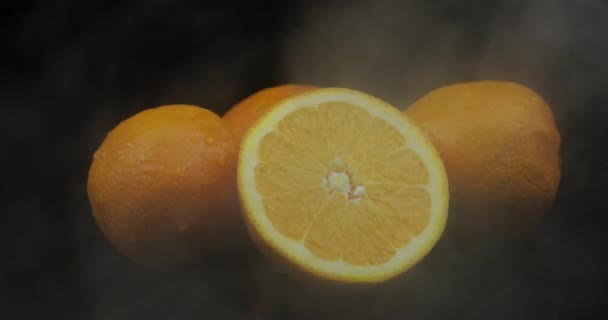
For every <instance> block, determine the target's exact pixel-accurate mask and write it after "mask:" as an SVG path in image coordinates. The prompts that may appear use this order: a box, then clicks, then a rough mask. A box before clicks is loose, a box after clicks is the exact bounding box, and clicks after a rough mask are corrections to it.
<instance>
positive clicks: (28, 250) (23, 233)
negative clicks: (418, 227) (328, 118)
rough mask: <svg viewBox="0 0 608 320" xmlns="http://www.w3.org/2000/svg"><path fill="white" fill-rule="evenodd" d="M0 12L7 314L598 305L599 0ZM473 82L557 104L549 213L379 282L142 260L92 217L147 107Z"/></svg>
mask: <svg viewBox="0 0 608 320" xmlns="http://www.w3.org/2000/svg"><path fill="white" fill-rule="evenodd" d="M456 3H457V4H456ZM0 10H1V11H0V13H1V16H0V35H1V41H2V42H1V43H2V45H1V46H0V52H1V54H0V57H1V60H0V84H1V85H0V106H1V107H2V113H1V114H2V118H1V119H2V122H1V125H0V132H1V133H2V139H3V142H2V148H1V150H2V152H1V154H2V156H1V157H0V159H1V160H0V161H1V163H2V164H3V167H4V170H3V172H5V174H4V175H3V176H2V182H1V183H0V185H1V186H2V193H1V194H2V197H3V198H4V200H3V201H2V204H1V208H2V217H1V219H2V220H1V221H0V246H1V248H2V256H1V257H0V292H1V295H0V318H2V319H26V318H44V317H52V318H58V319H72V318H73V319H289V318H300V319H313V318H322V317H324V318H329V319H335V318H338V317H348V318H372V317H375V318H378V319H445V318H455V319H474V318H478V319H539V318H540V319H543V318H551V319H555V318H563V319H574V318H600V316H601V313H602V311H604V308H605V306H604V305H605V304H606V300H605V299H606V296H607V294H608V292H607V291H606V290H607V289H606V284H607V281H606V280H607V279H606V277H607V276H606V272H605V270H606V267H607V266H608V264H607V263H606V262H605V261H604V260H605V259H603V257H604V255H605V252H606V249H604V244H605V242H606V241H605V240H606V235H605V234H606V227H607V226H608V225H607V223H606V218H605V215H606V214H607V211H606V208H607V206H606V205H605V201H606V200H605V198H606V195H605V192H606V191H605V190H606V188H605V187H606V182H607V180H608V179H607V178H608V160H606V156H607V155H608V153H607V151H606V150H607V145H606V143H607V142H606V141H607V138H608V134H607V128H606V125H608V109H606V106H607V102H608V62H607V61H608V40H607V38H606V31H607V30H608V3H607V2H606V1H599V0H583V1H567V0H555V1H549V0H547V1H482V0H480V1H458V2H451V1H435V0H430V1H423V0H420V1H376V2H373V4H366V3H359V2H357V3H354V2H353V3H348V2H337V1H335V2H329V3H325V2H321V1H298V2H285V1H277V2H266V3H264V4H261V3H254V2H253V1H248V2H247V1H243V2H235V1H229V0H224V1H215V2H204V1H168V0H141V1H123V2H120V1H107V0H106V1H101V0H94V1H80V0H58V1H18V0H13V1H10V0H9V1H3V2H2V3H1V4H0ZM479 79H497V80H513V81H517V82H520V83H523V84H525V85H528V86H530V87H531V88H533V89H534V90H536V91H538V92H539V93H540V94H541V95H542V96H543V97H544V98H545V99H546V100H547V101H548V102H549V104H550V105H551V106H552V108H553V111H554V113H555V116H556V120H557V122H558V127H559V129H560V131H561V134H562V160H563V177H562V183H561V186H560V190H559V194H558V197H557V200H556V203H555V206H554V208H553V209H552V211H551V212H550V213H549V214H548V215H547V218H546V219H545V220H544V221H543V223H542V224H541V225H540V226H538V227H537V228H536V229H534V230H533V231H532V232H530V233H528V234H526V235H524V236H522V237H519V238H516V239H512V240H509V241H506V242H504V243H500V244H487V245H481V246H480V247H479V248H475V249H467V250H461V249H457V248H451V247H450V246H449V245H448V244H445V243H443V244H440V246H439V248H438V249H437V250H434V251H433V253H432V254H431V255H430V256H429V258H428V259H425V261H424V262H423V263H422V264H420V265H419V266H417V267H416V268H414V269H413V270H412V271H410V272H408V273H407V274H406V275H404V276H403V277H401V278H400V279H398V280H396V281H394V282H392V283H391V284H389V285H388V286H387V287H386V288H383V290H375V291H374V290H372V291H366V292H363V293H361V292H359V293H351V292H341V291H339V290H338V291H335V290H334V291H332V290H329V291H324V290H321V289H316V288H308V287H304V286H301V285H299V284H293V283H291V282H290V280H289V279H288V278H287V277H285V276H284V275H283V274H282V273H281V272H280V271H277V270H275V269H274V267H273V266H272V265H271V264H268V263H267V262H265V260H264V259H263V258H261V257H259V256H258V255H256V254H248V255H229V256H228V257H221V258H218V259H212V260H213V261H209V262H207V263H203V264H202V265H197V266H189V267H188V266H186V267H180V268H167V269H154V270H153V269H150V268H144V267H141V266H136V265H133V264H131V263H129V262H128V261H126V259H125V258H123V257H121V256H120V255H118V254H117V253H116V252H115V251H114V250H113V249H112V248H111V247H110V246H109V245H108V243H107V242H106V241H105V240H104V239H103V237H102V236H101V234H100V232H99V230H98V229H97V228H96V226H95V224H94V222H93V220H92V217H91V212H90V209H89V207H88V202H87V197H86V190H85V186H86V175H87V170H88V166H89V164H90V161H91V159H92V154H93V152H94V150H95V149H96V148H97V147H98V146H99V144H100V143H101V141H102V140H103V138H104V136H105V134H106V133H107V132H108V131H109V130H111V129H112V128H113V127H114V126H115V125H116V124H117V123H118V122H119V121H121V120H122V119H125V118H126V117H128V116H130V115H133V114H134V113H136V112H138V111H140V110H143V109H145V108H148V107H153V106H158V105H161V104H168V103H189V104H196V105H200V106H204V107H207V108H210V109H212V110H214V111H216V112H218V113H219V114H223V112H225V110H227V109H228V108H229V107H230V106H231V105H233V104H234V103H235V102H237V101H239V100H240V99H242V98H243V97H245V96H246V95H248V94H250V93H252V92H255V91H256V90H259V89H262V88H264V87H267V86H271V85H274V84H279V83H286V82H300V83H310V84H315V85H320V86H345V87H351V88H356V89H361V90H364V91H367V92H369V93H372V94H375V95H378V96H380V97H382V98H384V99H386V100H388V101H389V102H391V103H393V104H395V105H397V106H399V107H401V108H405V107H406V106H407V105H408V104H409V103H411V102H413V101H414V100H415V99H417V98H419V97H420V96H421V95H423V94H424V93H425V92H428V91H429V90H431V89H434V88H437V87H439V86H442V85H446V84H449V83H453V82H457V81H470V80H479ZM438 252H439V253H438ZM256 317H257V318H256Z"/></svg>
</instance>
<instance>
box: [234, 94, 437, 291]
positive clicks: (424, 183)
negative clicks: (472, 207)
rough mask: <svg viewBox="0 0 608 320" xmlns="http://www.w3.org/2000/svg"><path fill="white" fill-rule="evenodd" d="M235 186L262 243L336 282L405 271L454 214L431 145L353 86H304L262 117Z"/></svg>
mask: <svg viewBox="0 0 608 320" xmlns="http://www.w3.org/2000/svg"><path fill="white" fill-rule="evenodd" d="M238 185H239V194H240V198H241V204H242V206H243V209H244V210H243V211H244V215H245V218H246V221H247V223H248V226H249V229H250V232H251V233H252V234H253V237H254V238H255V239H256V240H258V242H261V243H260V244H261V245H263V246H265V247H267V248H270V250H271V251H273V252H274V253H276V254H278V255H279V256H280V257H282V258H284V260H287V261H288V262H289V263H292V264H295V265H296V266H297V267H298V268H299V269H303V270H305V271H307V272H308V273H311V274H314V275H316V276H319V277H321V278H325V279H329V280H335V281H339V282H353V283H373V282H382V281H385V280H387V279H389V278H392V277H394V276H396V275H398V274H400V273H402V272H404V271H406V270H407V269H409V268H410V267H412V266H413V265H414V264H416V263H417V262H418V261H419V260H421V259H422V258H423V257H424V256H425V255H426V254H427V253H428V252H429V251H430V250H431V248H432V247H433V246H434V244H435V243H436V242H437V240H438V239H439V237H440V236H441V234H442V232H443V229H444V227H445V222H446V218H447V206H448V185H447V178H446V174H445V170H444V167H443V163H442V161H441V159H440V158H439V156H438V153H437V151H436V150H435V148H434V147H433V145H432V144H431V143H430V142H429V141H427V140H426V138H425V137H424V135H423V134H422V132H421V131H420V130H419V129H418V128H417V127H416V126H415V125H414V124H412V123H411V122H410V121H409V120H408V118H406V117H403V116H402V114H401V113H400V111H399V110H398V109H396V108H394V107H393V106H391V105H389V104H388V103H386V102H384V101H382V100H380V99H377V98H375V97H372V96H370V95H367V94H365V93H362V92H359V91H355V90H350V89H343V88H325V89H318V90H314V91H311V92H309V93H304V94H301V95H298V96H296V97H293V98H289V99H286V100H284V101H283V102H281V103H280V105H278V106H277V107H276V108H275V109H273V110H272V111H270V112H269V113H268V114H266V115H265V116H264V117H263V118H262V119H260V120H259V121H258V122H257V123H256V124H255V126H254V127H253V128H252V129H251V130H250V131H249V132H248V134H247V135H246V136H245V139H244V141H243V144H242V145H241V153H240V157H239V165H238Z"/></svg>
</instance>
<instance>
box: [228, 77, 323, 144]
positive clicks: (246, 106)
mask: <svg viewBox="0 0 608 320" xmlns="http://www.w3.org/2000/svg"><path fill="white" fill-rule="evenodd" d="M314 89H317V87H314V86H309V85H297V84H286V85H280V86H276V87H270V88H266V89H263V90H260V91H258V92H256V93H254V94H252V95H250V96H248V97H247V98H245V99H244V100H242V101H241V102H239V103H237V104H236V105H234V106H233V107H232V108H231V109H230V110H228V112H226V114H225V115H224V117H223V119H224V122H225V123H226V126H227V127H228V128H229V129H230V130H231V131H232V133H233V134H234V137H235V140H236V142H237V144H238V145H240V143H241V141H242V140H243V137H244V136H245V134H246V133H247V130H249V128H251V126H252V125H253V123H255V121H257V120H258V119H259V118H260V117H261V116H262V115H264V114H266V113H267V112H268V111H269V110H272V108H273V107H274V106H276V105H277V103H279V102H281V101H282V100H284V99H286V98H289V97H292V96H295V95H298V94H301V93H305V92H308V91H311V90H314Z"/></svg>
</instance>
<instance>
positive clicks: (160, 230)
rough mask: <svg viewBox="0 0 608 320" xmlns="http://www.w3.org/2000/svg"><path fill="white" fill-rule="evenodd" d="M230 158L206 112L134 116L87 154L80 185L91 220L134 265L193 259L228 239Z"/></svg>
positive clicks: (232, 215) (225, 140) (180, 109)
mask: <svg viewBox="0 0 608 320" xmlns="http://www.w3.org/2000/svg"><path fill="white" fill-rule="evenodd" d="M236 154H237V151H236V145H235V143H234V141H233V138H232V135H231V134H230V131H229V130H228V129H227V128H226V127H225V125H224V124H223V122H222V120H221V118H220V117H219V116H217V115H216V114H215V113H213V112H211V111H209V110H206V109H203V108H199V107H195V106H189V105H170V106H163V107H158V108H153V109H148V110H145V111H142V112H140V113H138V114H136V115H134V116H132V117H130V118H129V119H127V120H125V121H123V122H121V123H120V124H119V125H118V126H117V127H116V128H114V129H113V130H112V131H111V132H110V133H109V134H108V135H107V137H106V138H105V140H104V141H103V143H102V144H101V146H100V147H99V149H98V150H97V151H96V152H95V155H94V158H93V162H92V164H91V167H90V170H89V177H88V194H89V200H90V203H91V207H92V209H93V215H94V218H95V220H96V221H97V224H98V225H99V227H100V228H101V230H102V231H103V233H104V234H105V235H106V237H107V238H108V239H109V240H110V241H111V242H112V244H113V245H114V246H115V247H116V248H117V249H118V250H119V251H121V252H122V253H124V254H125V255H127V256H129V257H131V258H132V259H134V260H136V261H142V262H167V261H180V260H184V259H191V258H197V257H200V256H201V255H203V254H204V253H206V252H207V251H208V250H213V249H216V248H219V247H220V246H221V245H224V244H226V243H227V242H229V241H231V240H232V238H231V236H232V235H234V234H235V232H233V229H234V227H235V225H236V223H235V219H236V218H237V217H238V211H237V210H235V209H237V208H235V202H236V204H237V207H238V201H236V177H235V174H236V167H235V166H236Z"/></svg>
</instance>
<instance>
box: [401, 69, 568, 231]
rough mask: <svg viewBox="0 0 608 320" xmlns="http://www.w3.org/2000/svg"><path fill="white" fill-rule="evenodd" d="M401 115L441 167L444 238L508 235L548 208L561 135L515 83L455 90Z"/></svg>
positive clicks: (533, 97)
mask: <svg viewBox="0 0 608 320" xmlns="http://www.w3.org/2000/svg"><path fill="white" fill-rule="evenodd" d="M405 114H406V115H407V116H409V117H410V118H411V119H412V120H414V122H415V123H416V124H418V125H419V126H420V127H421V128H422V129H423V130H424V131H425V132H426V134H427V135H428V136H429V138H430V139H431V141H432V142H433V143H434V144H435V146H436V147H437V149H438V151H439V153H440V155H441V157H442V159H443V161H444V164H445V167H446V171H447V174H448V180H449V186H450V221H449V224H448V227H450V228H448V229H447V230H448V233H449V232H450V231H451V232H452V233H453V234H455V235H456V236H457V237H464V238H473V239H478V238H479V236H485V235H492V236H496V235H499V236H500V235H503V236H504V235H511V234H513V233H518V232H521V231H524V230H526V229H527V228H529V227H530V226H531V225H533V224H534V223H535V222H537V221H539V220H540V219H541V218H542V216H544V214H545V213H546V212H547V211H548V210H549V209H550V207H551V205H552V203H553V201H554V198H555V195H556V193H557V190H558V186H559V181H560V172H561V163H560V159H559V152H560V135H559V132H558V130H557V127H556V125H555V121H554V118H553V114H552V112H551V109H550V108H549V106H548V105H547V104H546V102H545V101H544V100H543V99H542V98H541V97H540V96H539V95H538V94H536V93H535V92H534V91H532V90H530V89H529V88H527V87H524V86H522V85H519V84H516V83H512V82H500V81H481V82H471V83H461V84H455V85H450V86H446V87H443V88H440V89H437V90H434V91H432V92H430V93H428V94H427V95H426V96H424V97H422V98H421V99H420V100H418V101H416V102H415V103H414V104H413V105H412V106H410V107H409V108H408V109H406V110H405Z"/></svg>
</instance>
